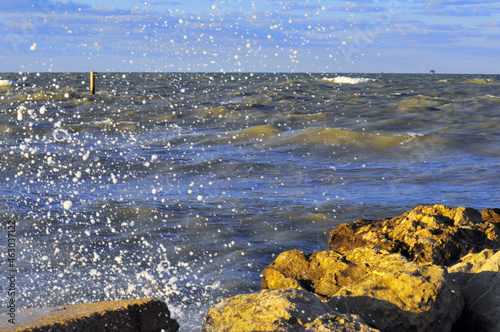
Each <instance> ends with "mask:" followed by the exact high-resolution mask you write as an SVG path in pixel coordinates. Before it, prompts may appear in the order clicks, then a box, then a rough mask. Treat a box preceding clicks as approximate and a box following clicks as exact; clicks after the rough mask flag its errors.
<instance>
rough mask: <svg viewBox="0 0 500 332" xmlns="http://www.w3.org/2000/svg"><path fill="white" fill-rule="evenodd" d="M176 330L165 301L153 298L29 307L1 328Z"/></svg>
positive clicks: (37, 331) (36, 330) (54, 331)
mask: <svg viewBox="0 0 500 332" xmlns="http://www.w3.org/2000/svg"><path fill="white" fill-rule="evenodd" d="M160 329H163V330H164V331H166V332H175V331H177V330H178V329H179V325H178V324H177V322H176V321H175V320H173V319H171V318H170V312H169V310H168V307H167V305H166V304H165V303H163V302H161V301H158V300H153V299H139V300H123V301H110V302H96V303H89V304H74V305H67V306H61V307H53V308H44V309H28V310H25V311H24V312H20V313H18V316H17V319H16V324H15V325H13V324H11V323H8V322H5V323H0V331H23V332H28V331H33V332H44V331H47V332H48V331H50V332H59V331H61V332H62V331H81V332H84V331H85V332H88V331H120V332H153V331H159V330H160Z"/></svg>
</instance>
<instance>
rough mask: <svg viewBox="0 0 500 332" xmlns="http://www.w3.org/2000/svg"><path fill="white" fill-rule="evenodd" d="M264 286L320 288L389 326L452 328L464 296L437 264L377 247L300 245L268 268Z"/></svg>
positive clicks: (338, 305)
mask: <svg viewBox="0 0 500 332" xmlns="http://www.w3.org/2000/svg"><path fill="white" fill-rule="evenodd" d="M262 275H263V277H262V288H264V289H266V288H279V287H294V288H299V289H304V290H307V291H310V292H314V293H315V294H317V295H318V296H319V297H321V298H322V299H324V300H327V299H330V301H329V304H330V305H331V306H332V307H333V308H335V309H336V310H338V311H340V312H343V313H351V314H356V315H359V316H361V317H362V318H363V319H364V320H365V321H366V322H367V323H368V324H370V325H372V326H374V327H376V328H378V329H380V330H383V331H447V330H448V331H449V330H450V329H451V326H452V324H453V323H454V322H455V320H456V319H457V318H458V316H459V315H460V313H461V311H462V308H463V299H462V297H461V296H460V293H458V292H455V290H454V289H452V288H451V287H450V286H449V284H448V283H447V281H446V279H445V275H446V271H445V270H444V269H443V268H442V267H440V266H435V265H427V266H420V265H419V264H417V263H414V262H410V261H408V260H407V259H406V258H405V257H403V256H401V255H400V254H393V253H389V252H388V251H386V250H378V249H375V248H357V249H353V250H352V251H349V252H345V253H342V254H340V253H337V252H334V251H330V250H329V251H321V252H316V253H313V254H312V255H310V256H306V255H305V254H304V252H302V251H300V250H291V251H288V252H284V253H282V254H280V255H279V256H278V257H277V258H276V260H275V261H274V262H273V263H272V264H271V265H270V266H268V267H267V268H266V269H264V271H263V272H262Z"/></svg>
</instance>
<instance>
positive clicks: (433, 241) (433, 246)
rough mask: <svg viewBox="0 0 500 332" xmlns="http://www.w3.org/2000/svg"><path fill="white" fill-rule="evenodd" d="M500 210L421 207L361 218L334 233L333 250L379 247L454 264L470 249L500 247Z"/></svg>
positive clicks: (418, 258)
mask: <svg viewBox="0 0 500 332" xmlns="http://www.w3.org/2000/svg"><path fill="white" fill-rule="evenodd" d="M495 211H497V210H488V211H487V212H484V211H483V216H485V220H483V217H482V216H481V214H480V213H479V212H478V211H477V210H474V209H471V208H464V207H460V208H456V209H452V208H448V207H446V206H442V205H435V206H419V207H417V208H415V209H413V210H410V211H408V212H406V213H404V214H402V215H400V216H397V217H394V218H391V219H382V220H376V221H371V220H357V221H356V222H354V224H342V225H339V226H337V227H336V228H335V229H333V230H332V231H331V232H330V240H329V245H330V247H329V248H330V250H335V251H339V252H347V251H350V250H352V249H354V248H359V247H364V246H379V247H381V248H383V249H386V250H389V251H391V252H397V253H400V254H402V255H404V256H405V257H407V258H408V259H410V260H412V261H416V262H419V263H433V264H436V265H446V266H447V265H451V264H453V263H455V262H456V261H458V260H459V259H460V258H461V257H463V256H465V255H467V254H468V253H470V252H479V251H481V250H483V249H486V248H500V228H499V227H498V226H496V225H495V223H494V222H493V221H494V220H497V219H495V218H497V217H498V216H499V215H498V214H496V213H497V212H495Z"/></svg>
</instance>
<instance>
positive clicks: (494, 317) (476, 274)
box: [448, 250, 500, 332]
mask: <svg viewBox="0 0 500 332" xmlns="http://www.w3.org/2000/svg"><path fill="white" fill-rule="evenodd" d="M448 272H449V275H448V278H449V279H450V280H451V281H452V282H453V283H456V284H457V285H459V287H460V288H461V291H462V294H463V296H464V298H465V308H464V311H463V313H462V316H461V318H460V320H459V321H458V322H457V323H456V324H455V327H454V330H453V331H455V332H459V331H460V332H462V331H463V332H465V331H481V332H498V331H500V251H494V250H484V251H482V252H481V253H479V254H470V255H467V256H465V257H463V258H462V260H461V262H459V263H457V264H455V265H453V266H451V267H449V268H448Z"/></svg>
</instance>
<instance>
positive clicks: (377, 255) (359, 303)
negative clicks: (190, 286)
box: [204, 205, 500, 332]
mask: <svg viewBox="0 0 500 332" xmlns="http://www.w3.org/2000/svg"><path fill="white" fill-rule="evenodd" d="M499 222H500V210H499V209H485V210H484V211H483V212H482V213H479V212H478V211H477V210H474V209H471V208H465V207H460V208H456V209H452V208H448V207H446V206H441V205H436V206H419V207H417V208H415V209H412V210H410V211H408V212H406V213H404V214H402V215H400V216H397V217H394V218H386V219H382V220H377V221H370V220H357V221H356V222H354V223H353V224H342V225H339V226H337V227H336V228H335V229H333V230H332V231H331V233H330V240H329V245H330V247H329V249H328V250H325V251H319V252H314V253H312V254H306V253H305V252H304V251H302V250H298V249H294V250H289V251H286V252H283V253H281V254H280V255H279V256H278V257H277V258H276V259H275V261H274V262H273V263H272V264H270V265H269V266H267V267H266V268H265V269H264V270H263V272H262V274H261V277H262V280H261V287H262V289H263V290H262V291H261V292H260V293H255V294H249V295H243V296H236V297H233V298H230V299H228V300H225V301H223V302H221V303H220V304H219V305H218V306H216V307H213V308H211V309H210V310H209V312H208V313H207V315H206V317H205V321H204V326H205V329H206V331H215V330H217V329H218V328H220V330H221V331H222V330H226V331H236V330H240V327H241V326H246V324H250V323H247V322H251V324H253V323H254V322H256V321H259V322H265V324H271V325H262V326H265V327H262V329H261V330H265V331H288V330H298V331H303V330H309V327H310V328H311V330H313V331H315V330H314V329H312V327H311V326H310V325H307V326H309V327H307V326H306V324H302V323H303V322H304V320H303V319H304V317H307V320H308V321H313V322H315V323H317V324H318V325H315V326H320V323H321V322H323V321H318V317H325V315H331V314H332V313H331V312H330V311H329V310H333V315H334V316H335V315H342V314H343V315H347V316H344V318H343V320H342V321H343V322H344V323H345V324H346V327H335V328H333V327H332V326H329V327H327V328H330V330H342V331H343V328H345V330H349V328H350V327H349V326H350V325H349V324H351V323H353V322H354V321H352V320H351V319H355V320H356V322H357V323H356V324H366V325H367V326H368V327H369V328H372V329H376V330H378V331H387V332H396V331H397V332H399V331H419V332H420V331H422V332H423V331H432V332H433V331H436V332H437V331H439V332H441V331H452V332H464V331H488V332H489V331H499V330H498V326H500V315H499V314H498V313H499V312H500V302H499V300H498V299H499V298H500V293H499V291H498V290H499V289H500V252H499V251H498V250H497V249H495V248H499V246H500V241H499V234H500V231H499ZM485 248H487V249H485ZM453 264H455V265H453ZM291 289H296V292H295V293H294V292H292V291H291ZM304 294H309V295H308V296H306V295H304ZM277 298H280V300H279V301H278V300H277ZM283 298H286V300H285V302H283V303H281V302H280V301H282V300H283ZM305 298H307V301H309V302H307V301H305V300H304V299H305ZM318 301H319V302H318ZM270 302H272V303H275V304H273V305H269V304H268V303H270ZM313 303H314V305H313ZM320 303H321V305H320ZM325 305H327V306H328V307H329V308H330V309H327V308H326V307H325ZM302 306H305V307H306V309H301V311H300V312H301V313H302V314H304V315H305V316H303V317H300V318H299V317H298V316H296V315H295V316H294V315H293V314H291V313H290V312H289V311H287V310H288V308H302ZM325 308H326V309H325ZM294 310H295V309H294ZM297 310H298V309H297ZM243 312H244V314H243ZM306 313H307V314H306ZM267 314H270V315H271V316H266V315H267ZM318 315H319V316H318ZM335 317H338V316H335ZM345 317H350V318H349V319H346V318H345ZM332 321H333V320H332V319H330V320H329V322H330V323H331V322H332ZM339 321H340V320H339V319H335V322H339ZM271 322H274V323H275V324H274V325H272V323H271ZM297 322H301V323H300V324H299V325H290V324H291V323H293V324H295V323H297ZM240 324H243V325H240ZM263 324H264V323H263ZM287 324H288V325H287ZM249 326H251V328H250V329H249V330H252V329H254V330H258V328H257V327H255V325H249ZM222 327H223V328H222ZM321 328H324V326H322V327H321ZM363 328H364V327H363Z"/></svg>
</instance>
